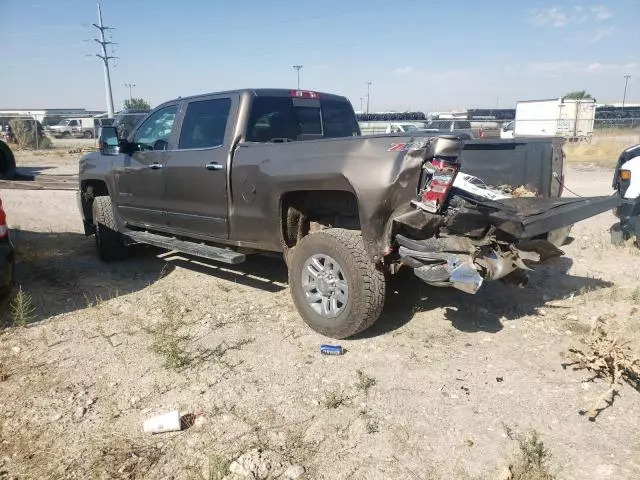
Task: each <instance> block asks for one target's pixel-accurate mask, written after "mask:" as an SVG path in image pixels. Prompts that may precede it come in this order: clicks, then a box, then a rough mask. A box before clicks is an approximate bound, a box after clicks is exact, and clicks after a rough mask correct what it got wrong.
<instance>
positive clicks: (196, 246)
mask: <svg viewBox="0 0 640 480" xmlns="http://www.w3.org/2000/svg"><path fill="white" fill-rule="evenodd" d="M124 235H125V236H126V237H129V238H130V239H131V240H132V241H133V242H136V243H146V244H148V245H153V246H154V247H160V248H166V249H167V250H176V251H178V252H181V253H186V254H188V255H194V256H196V257H202V258H208V259H209V260H215V261H217V262H222V263H229V264H231V265H237V264H239V263H242V262H244V261H245V260H246V256H245V254H244V253H238V252H234V251H233V250H227V249H226V248H219V247H212V246H211V245H206V244H204V243H195V242H189V241H185V240H178V239H177V238H173V237H166V236H164V235H157V234H155V233H149V232H140V231H136V230H128V231H126V232H124Z"/></svg>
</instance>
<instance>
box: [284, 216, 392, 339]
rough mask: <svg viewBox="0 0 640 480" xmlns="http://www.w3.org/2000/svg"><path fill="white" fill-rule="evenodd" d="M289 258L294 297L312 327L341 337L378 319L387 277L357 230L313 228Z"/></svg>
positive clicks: (349, 334) (332, 335) (348, 335)
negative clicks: (366, 247) (317, 229)
mask: <svg viewBox="0 0 640 480" xmlns="http://www.w3.org/2000/svg"><path fill="white" fill-rule="evenodd" d="M288 257H289V258H288V260H289V262H288V263H289V287H290V289H291V295H292V297H293V302H294V304H295V306H296V308H297V310H298V312H299V313H300V315H301V316H302V319H303V320H304V321H305V323H306V324H307V325H309V326H310V327H311V328H312V329H313V330H315V331H316V332H318V333H321V334H323V335H326V336H328V337H331V338H338V339H340V338H347V337H350V336H352V335H355V334H357V333H359V332H361V331H363V330H366V329H367V328H369V327H370V326H372V325H373V324H374V323H375V322H376V320H377V319H378V317H379V316H380V314H381V312H382V307H383V305H384V299H385V290H386V282H385V278H384V274H383V272H382V271H381V270H380V269H379V268H378V267H377V266H376V265H375V264H374V263H373V262H372V261H371V260H370V259H369V256H368V255H367V252H366V250H365V247H364V242H363V241H362V235H361V233H360V232H359V231H354V230H345V229H341V228H330V229H326V230H323V231H321V232H317V233H312V234H310V235H307V236H306V237H304V238H303V239H302V240H300V242H299V243H298V244H297V245H296V246H295V247H294V248H293V249H292V251H291V252H290V253H289V255H288Z"/></svg>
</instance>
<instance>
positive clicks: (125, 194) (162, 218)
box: [114, 104, 178, 229]
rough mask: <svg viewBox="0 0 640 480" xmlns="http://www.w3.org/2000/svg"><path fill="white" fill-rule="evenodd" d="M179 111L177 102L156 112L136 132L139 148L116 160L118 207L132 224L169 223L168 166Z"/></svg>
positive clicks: (135, 140)
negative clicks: (165, 172) (165, 194)
mask: <svg viewBox="0 0 640 480" xmlns="http://www.w3.org/2000/svg"><path fill="white" fill-rule="evenodd" d="M177 113H178V105H177V104H175V105H167V106H165V107H163V108H160V109H159V110H157V111H155V112H154V113H152V114H151V115H150V116H149V118H147V119H146V120H145V121H144V122H143V123H142V124H141V125H140V126H139V128H138V129H137V130H136V131H135V133H134V136H133V139H132V141H133V143H135V144H136V147H135V148H136V151H135V152H133V153H132V154H131V155H125V154H120V155H118V159H117V160H116V161H115V162H114V173H115V184H116V189H117V203H118V209H119V211H120V214H121V215H122V217H123V219H124V220H125V222H126V223H128V224H133V225H136V226H140V227H149V228H159V229H164V228H165V227H166V215H165V213H164V192H165V181H164V168H165V166H166V165H167V161H168V159H169V156H170V155H171V153H172V152H171V150H172V149H173V146H174V144H175V140H174V138H173V137H174V135H173V133H174V130H175V129H174V126H175V125H174V124H175V118H176V115H177Z"/></svg>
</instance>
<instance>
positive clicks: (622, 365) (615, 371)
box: [563, 317, 640, 421]
mask: <svg viewBox="0 0 640 480" xmlns="http://www.w3.org/2000/svg"><path fill="white" fill-rule="evenodd" d="M606 327H607V323H606V320H605V319H604V318H602V317H601V318H600V319H598V321H597V324H596V326H595V327H594V328H593V329H592V330H591V332H590V334H589V336H587V337H586V338H583V339H582V340H581V343H582V344H583V345H584V347H583V348H575V347H574V348H570V349H569V351H568V354H567V355H566V357H567V359H568V360H570V363H566V364H563V367H564V368H566V367H569V366H570V367H573V369H574V370H587V371H588V372H589V373H591V374H593V376H592V377H591V378H590V379H589V380H588V381H590V382H592V381H594V380H595V379H602V380H605V381H606V382H607V384H608V389H607V390H606V391H604V392H603V393H602V394H601V395H600V396H598V397H597V398H596V399H595V400H593V402H591V405H590V406H589V407H588V408H585V409H582V410H580V414H581V415H586V414H588V418H589V420H591V421H595V420H596V419H597V417H598V415H600V413H601V412H602V411H603V410H605V409H606V408H608V407H610V406H612V405H613V402H614V400H615V398H616V396H618V395H619V388H620V387H621V386H623V385H624V384H625V383H626V384H628V385H630V386H631V387H632V388H634V389H635V390H636V391H638V392H640V359H639V358H637V357H636V356H634V355H633V354H632V352H631V349H630V347H629V343H630V342H620V341H619V340H618V339H617V338H616V337H615V336H612V335H611V334H610V333H609V332H608V331H607V329H606Z"/></svg>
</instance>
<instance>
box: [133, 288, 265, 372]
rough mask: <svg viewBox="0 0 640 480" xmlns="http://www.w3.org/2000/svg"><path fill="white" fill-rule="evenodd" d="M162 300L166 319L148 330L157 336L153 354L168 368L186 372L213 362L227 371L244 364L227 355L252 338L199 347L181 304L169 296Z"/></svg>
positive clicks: (154, 340)
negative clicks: (185, 319) (227, 357)
mask: <svg viewBox="0 0 640 480" xmlns="http://www.w3.org/2000/svg"><path fill="white" fill-rule="evenodd" d="M162 298H163V301H162V304H163V308H162V314H163V319H162V320H161V321H160V322H158V323H157V324H156V325H154V326H153V327H149V328H146V329H145V330H146V331H147V333H150V334H151V335H152V337H153V341H152V343H151V351H152V352H154V353H156V354H157V355H160V356H161V357H163V359H164V366H165V367H166V368H169V369H173V370H183V369H184V368H187V367H196V366H198V365H201V364H203V363H205V362H208V361H211V362H214V363H216V364H217V365H219V366H222V367H224V368H225V369H227V370H233V369H234V368H236V367H237V366H238V365H239V364H240V363H241V362H239V363H233V362H231V361H229V360H228V359H226V358H225V356H226V354H227V353H228V352H229V351H233V350H241V349H242V347H244V346H245V345H248V344H249V343H252V342H253V341H254V340H253V339H252V338H242V339H240V340H237V341H235V342H228V341H226V340H223V341H222V342H220V343H219V344H218V345H216V346H215V347H213V348H210V347H203V346H199V345H195V344H196V339H195V338H194V337H193V336H192V335H191V334H190V333H189V332H188V330H187V329H188V326H189V325H188V324H187V323H186V322H185V321H184V313H183V310H182V308H181V306H180V304H179V303H178V301H177V300H176V299H175V298H174V297H171V296H169V295H164V296H163V297H162Z"/></svg>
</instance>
